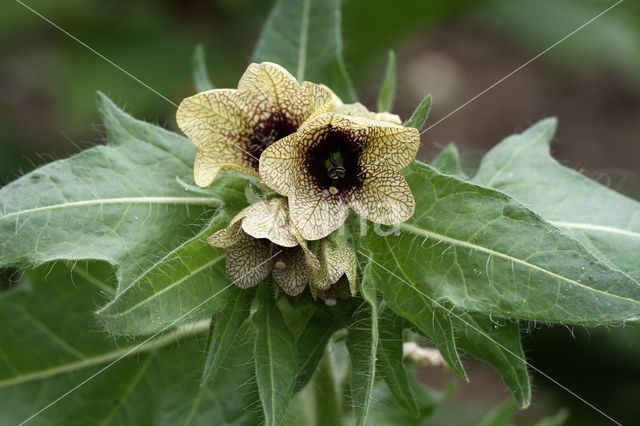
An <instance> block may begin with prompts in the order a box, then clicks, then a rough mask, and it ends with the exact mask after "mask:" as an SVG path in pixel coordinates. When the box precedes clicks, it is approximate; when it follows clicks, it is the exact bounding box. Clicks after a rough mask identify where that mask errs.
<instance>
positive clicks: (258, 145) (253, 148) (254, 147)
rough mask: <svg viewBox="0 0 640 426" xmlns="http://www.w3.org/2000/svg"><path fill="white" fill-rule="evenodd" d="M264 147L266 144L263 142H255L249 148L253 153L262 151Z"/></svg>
mask: <svg viewBox="0 0 640 426" xmlns="http://www.w3.org/2000/svg"><path fill="white" fill-rule="evenodd" d="M263 149H264V145H263V144H261V143H254V144H253V145H251V147H250V148H249V151H250V152H251V153H252V154H255V153H256V152H260V151H262V150H263Z"/></svg>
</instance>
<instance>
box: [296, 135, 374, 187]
mask: <svg viewBox="0 0 640 426" xmlns="http://www.w3.org/2000/svg"><path fill="white" fill-rule="evenodd" d="M361 151H362V149H361V146H360V142H359V141H358V140H357V139H356V137H355V136H354V135H352V134H350V133H349V132H347V131H344V130H339V129H330V130H329V131H328V132H327V133H325V134H324V136H322V140H321V141H319V142H318V143H317V144H316V145H315V146H314V147H313V148H311V149H310V150H309V151H308V152H307V170H309V173H310V174H311V177H312V179H313V180H314V181H315V183H316V185H317V187H318V188H319V189H320V190H321V191H322V192H323V193H324V194H325V195H337V194H340V193H343V192H347V191H350V190H352V189H354V188H357V187H359V186H360V185H361V183H362V179H361V174H362V173H361V167H360V164H359V163H360V162H359V157H360V153H361Z"/></svg>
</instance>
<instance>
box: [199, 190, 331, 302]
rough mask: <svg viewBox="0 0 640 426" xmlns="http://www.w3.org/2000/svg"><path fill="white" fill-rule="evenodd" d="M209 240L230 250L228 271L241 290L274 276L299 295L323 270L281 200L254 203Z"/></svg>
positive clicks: (226, 265) (292, 294)
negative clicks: (314, 275) (314, 276)
mask: <svg viewBox="0 0 640 426" xmlns="http://www.w3.org/2000/svg"><path fill="white" fill-rule="evenodd" d="M208 241H209V244H211V245H213V246H215V247H221V248H226V249H227V256H226V264H225V272H226V274H227V277H228V278H229V279H230V280H231V281H232V282H233V283H234V284H235V285H237V286H238V287H241V288H249V287H253V286H255V285H257V284H259V283H260V282H262V281H263V280H264V279H265V278H266V277H267V276H268V275H269V273H271V276H272V277H273V279H274V281H275V282H276V284H278V285H279V286H280V287H281V288H282V290H283V291H284V292H285V293H286V294H288V295H291V296H295V295H298V294H300V293H301V292H302V291H303V290H304V288H305V287H306V285H307V283H308V282H309V278H310V276H311V275H312V274H313V273H315V271H317V270H318V269H319V268H320V263H319V261H318V259H317V258H316V257H315V255H314V254H313V253H312V252H311V251H310V250H309V249H308V248H307V245H306V241H304V240H302V239H300V238H299V237H298V236H297V235H296V234H295V233H294V232H293V230H292V227H291V225H290V223H289V217H288V212H287V205H286V202H285V201H284V200H283V199H281V198H274V199H271V200H268V201H263V202H259V203H256V204H252V205H251V206H249V207H247V208H246V209H244V210H243V211H242V212H240V213H239V214H238V215H237V216H236V217H234V218H233V219H232V220H231V222H230V224H229V226H228V227H227V228H225V229H222V230H220V231H218V232H216V233H215V234H213V235H212V236H211V237H209V240H208Z"/></svg>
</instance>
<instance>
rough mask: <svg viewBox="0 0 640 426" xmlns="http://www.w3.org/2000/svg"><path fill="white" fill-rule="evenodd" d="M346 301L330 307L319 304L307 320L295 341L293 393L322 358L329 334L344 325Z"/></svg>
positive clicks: (308, 376)
mask: <svg viewBox="0 0 640 426" xmlns="http://www.w3.org/2000/svg"><path fill="white" fill-rule="evenodd" d="M345 305H346V303H339V304H338V305H337V306H334V307H332V308H329V307H324V306H320V307H319V308H318V309H317V310H316V311H315V312H314V313H313V316H312V317H311V318H310V319H309V321H308V322H307V325H306V327H305V328H304V330H303V331H302V334H300V337H298V340H297V342H296V347H297V352H298V375H297V377H296V384H295V387H294V393H297V392H298V391H300V390H301V389H302V388H303V387H304V386H305V385H306V384H307V383H308V382H309V380H310V379H311V377H312V376H313V373H315V371H316V369H317V368H318V363H319V362H320V360H321V359H322V355H323V354H324V352H325V348H326V346H327V343H329V339H330V338H331V336H332V335H333V334H334V333H335V332H336V331H338V330H339V329H341V328H343V327H344V326H345V325H346V318H345V314H346V312H347V311H345V310H343V306H345Z"/></svg>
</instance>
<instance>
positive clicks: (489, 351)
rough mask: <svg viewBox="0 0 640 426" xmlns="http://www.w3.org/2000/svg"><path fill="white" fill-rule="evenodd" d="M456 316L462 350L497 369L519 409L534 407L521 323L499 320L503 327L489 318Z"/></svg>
mask: <svg viewBox="0 0 640 426" xmlns="http://www.w3.org/2000/svg"><path fill="white" fill-rule="evenodd" d="M452 316H453V317H454V318H455V321H454V324H455V326H456V329H457V332H456V342H457V344H458V346H459V347H460V348H461V349H464V350H465V351H467V352H469V353H470V354H471V355H473V356H474V357H476V358H478V359H481V360H483V361H486V362H487V363H488V364H489V365H491V366H492V367H493V368H495V369H496V370H497V371H498V372H499V373H500V375H501V376H502V380H504V382H505V384H506V385H507V386H508V387H509V389H510V390H511V392H512V393H513V396H514V397H515V399H516V401H517V402H518V405H519V406H520V407H521V408H526V407H528V406H529V404H530V403H531V382H530V380H529V373H528V372H527V361H526V358H525V355H524V352H523V350H522V344H521V343H520V327H519V325H518V323H517V322H511V321H508V320H499V321H502V323H498V324H495V323H493V322H492V321H491V320H490V319H489V317H487V316H486V315H483V314H477V313H466V314H456V313H452Z"/></svg>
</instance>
